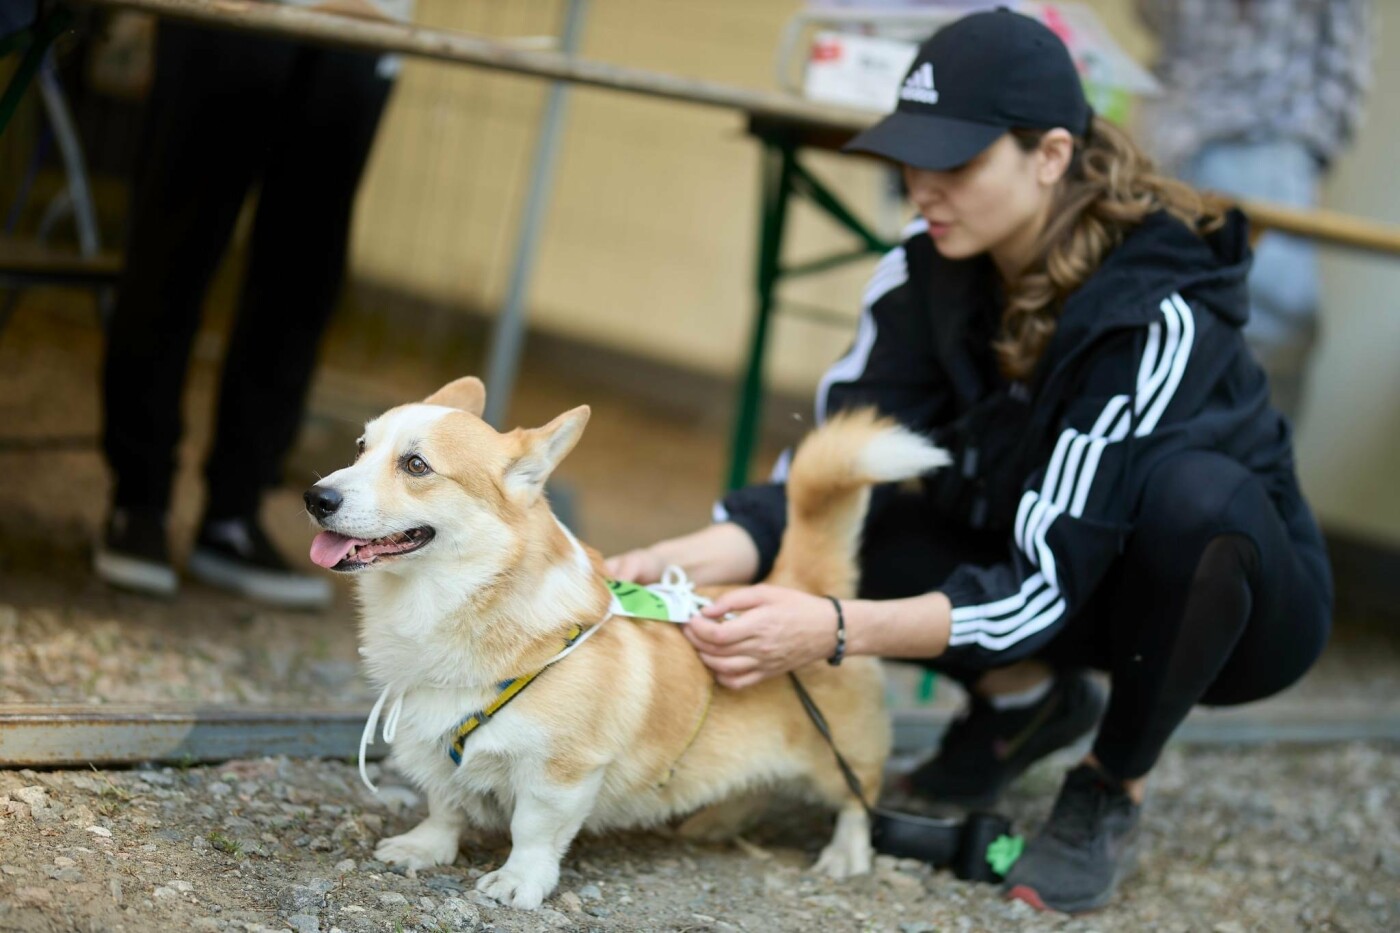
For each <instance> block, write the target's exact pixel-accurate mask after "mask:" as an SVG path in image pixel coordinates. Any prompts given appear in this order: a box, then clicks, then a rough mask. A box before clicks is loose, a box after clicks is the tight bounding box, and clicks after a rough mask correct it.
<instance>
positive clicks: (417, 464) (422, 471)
mask: <svg viewBox="0 0 1400 933" xmlns="http://www.w3.org/2000/svg"><path fill="white" fill-rule="evenodd" d="M403 468H404V469H405V470H407V471H408V472H410V473H412V474H413V475H414V476H425V475H427V473H428V472H429V469H428V461H426V460H424V459H423V458H422V457H409V458H408V459H407V460H405V461H404V462H403Z"/></svg>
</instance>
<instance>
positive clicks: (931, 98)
mask: <svg viewBox="0 0 1400 933" xmlns="http://www.w3.org/2000/svg"><path fill="white" fill-rule="evenodd" d="M899 99H900V100H913V101H918V102H919V103H921V104H936V103H938V91H937V90H936V89H935V88H934V86H933V63H932V62H924V63H923V64H922V65H920V66H919V67H918V68H916V69H915V70H914V71H913V72H912V73H911V74H910V75H909V77H908V78H906V79H905V81H904V87H902V88H900V91H899Z"/></svg>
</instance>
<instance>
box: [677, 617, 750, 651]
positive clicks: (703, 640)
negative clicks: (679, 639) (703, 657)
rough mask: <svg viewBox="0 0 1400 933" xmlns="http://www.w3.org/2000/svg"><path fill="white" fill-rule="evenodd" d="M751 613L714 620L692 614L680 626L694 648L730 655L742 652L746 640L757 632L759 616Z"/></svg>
mask: <svg viewBox="0 0 1400 933" xmlns="http://www.w3.org/2000/svg"><path fill="white" fill-rule="evenodd" d="M752 616H753V614H752V613H750V614H747V615H742V616H739V617H738V618H734V619H728V620H726V621H723V622H716V621H713V620H711V619H707V618H705V617H704V616H694V617H692V618H691V620H690V621H689V622H687V623H686V624H685V625H684V626H682V631H683V632H684V634H685V637H686V638H687V639H688V640H689V641H690V643H691V644H692V645H694V646H695V647H696V649H698V650H700V651H703V652H706V653H708V654H717V655H730V654H739V653H743V652H744V646H745V643H746V642H749V641H752V640H753V639H754V638H755V637H756V636H757V634H758V627H759V625H761V624H762V621H763V620H762V619H761V618H757V619H756V618H753V617H752Z"/></svg>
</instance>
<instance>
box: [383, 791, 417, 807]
mask: <svg viewBox="0 0 1400 933" xmlns="http://www.w3.org/2000/svg"><path fill="white" fill-rule="evenodd" d="M379 800H380V802H381V803H383V804H384V805H385V806H387V807H388V808H389V809H390V810H408V809H412V808H413V807H416V806H418V804H419V803H421V802H422V798H421V797H419V796H418V795H417V794H415V793H414V792H413V791H412V790H410V789H409V788H407V787H401V786H389V787H381V788H379Z"/></svg>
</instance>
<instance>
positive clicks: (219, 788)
mask: <svg viewBox="0 0 1400 933" xmlns="http://www.w3.org/2000/svg"><path fill="white" fill-rule="evenodd" d="M231 793H233V786H232V785H230V784H227V783H225V782H223V781H215V782H214V783H213V784H210V785H209V796H211V797H227V796H228V795H229V794H231Z"/></svg>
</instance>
